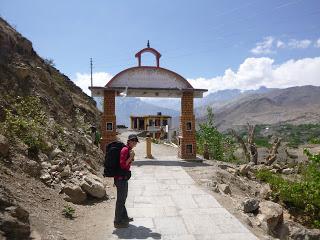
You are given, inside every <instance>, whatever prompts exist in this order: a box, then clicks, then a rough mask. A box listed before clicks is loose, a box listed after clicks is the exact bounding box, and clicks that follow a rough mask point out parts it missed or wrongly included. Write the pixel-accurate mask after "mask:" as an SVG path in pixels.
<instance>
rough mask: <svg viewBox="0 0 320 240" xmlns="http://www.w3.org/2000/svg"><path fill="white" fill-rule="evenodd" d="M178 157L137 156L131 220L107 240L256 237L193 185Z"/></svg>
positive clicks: (130, 198) (131, 188)
mask: <svg viewBox="0 0 320 240" xmlns="http://www.w3.org/2000/svg"><path fill="white" fill-rule="evenodd" d="M141 159H142V158H141ZM179 161H181V160H177V159H176V157H175V156H172V157H163V158H161V159H157V160H140V161H139V160H138V161H137V163H136V166H133V169H132V171H133V177H132V179H131V180H130V182H129V196H128V199H127V204H126V206H127V210H128V214H129V215H130V216H132V217H134V222H132V224H130V226H129V228H127V229H116V230H114V231H113V233H112V236H110V235H109V236H106V238H105V239H165V240H177V239H181V240H206V239H208V240H209V239H210V240H215V239H217V240H218V239H234V240H241V239H243V240H251V239H257V238H256V237H255V236H254V235H253V234H252V233H251V232H250V231H249V230H248V229H247V228H246V227H244V226H243V225H242V224H241V223H240V222H239V221H238V220H237V219H236V218H235V217H234V216H232V215H231V214H230V213H229V212H228V211H227V210H226V209H225V208H223V207H222V206H221V205H220V204H219V203H218V202H217V201H216V200H215V198H214V197H213V196H211V195H210V194H208V193H206V192H205V191H204V190H202V189H201V187H200V186H198V185H196V183H195V182H194V181H193V179H192V178H191V177H190V176H189V175H188V174H187V173H186V172H185V171H184V170H183V168H182V167H181V166H179V163H180V162H179Z"/></svg>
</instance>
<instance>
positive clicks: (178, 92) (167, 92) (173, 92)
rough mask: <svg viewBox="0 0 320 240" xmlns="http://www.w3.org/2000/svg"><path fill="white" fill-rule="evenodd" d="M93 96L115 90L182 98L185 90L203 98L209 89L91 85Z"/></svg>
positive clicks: (134, 95) (120, 93) (123, 94)
mask: <svg viewBox="0 0 320 240" xmlns="http://www.w3.org/2000/svg"><path fill="white" fill-rule="evenodd" d="M89 89H90V90H91V93H92V96H93V97H103V96H104V91H115V92H116V96H127V97H161V98H180V97H181V96H182V93H183V92H193V93H194V98H202V97H203V93H205V92H207V91H208V90H207V89H195V88H184V89H179V88H127V89H126V88H124V87H95V86H93V87H89Z"/></svg>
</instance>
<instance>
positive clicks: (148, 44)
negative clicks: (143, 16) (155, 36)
mask: <svg viewBox="0 0 320 240" xmlns="http://www.w3.org/2000/svg"><path fill="white" fill-rule="evenodd" d="M147 47H148V48H150V43H149V40H148V43H147Z"/></svg>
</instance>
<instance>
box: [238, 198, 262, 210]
mask: <svg viewBox="0 0 320 240" xmlns="http://www.w3.org/2000/svg"><path fill="white" fill-rule="evenodd" d="M241 207H242V209H241V210H242V211H243V212H245V213H250V212H254V211H255V210H257V209H258V208H259V200H257V199H255V198H246V199H245V200H244V201H243V202H242V203H241Z"/></svg>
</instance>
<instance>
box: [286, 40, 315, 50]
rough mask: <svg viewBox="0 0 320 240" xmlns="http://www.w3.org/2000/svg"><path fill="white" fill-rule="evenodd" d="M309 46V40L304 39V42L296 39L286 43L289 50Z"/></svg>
mask: <svg viewBox="0 0 320 240" xmlns="http://www.w3.org/2000/svg"><path fill="white" fill-rule="evenodd" d="M310 45H311V40H309V39H304V40H297V39H291V40H290V41H289V42H288V47H290V48H307V47H309V46H310Z"/></svg>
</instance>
